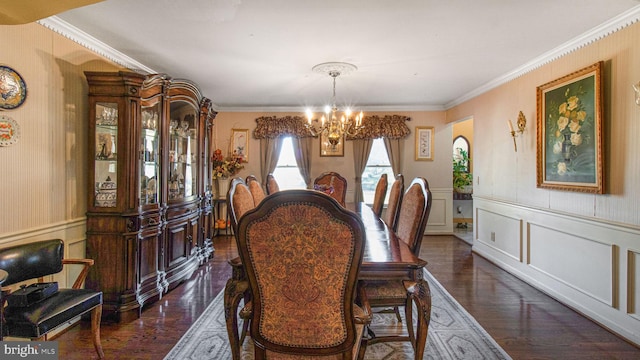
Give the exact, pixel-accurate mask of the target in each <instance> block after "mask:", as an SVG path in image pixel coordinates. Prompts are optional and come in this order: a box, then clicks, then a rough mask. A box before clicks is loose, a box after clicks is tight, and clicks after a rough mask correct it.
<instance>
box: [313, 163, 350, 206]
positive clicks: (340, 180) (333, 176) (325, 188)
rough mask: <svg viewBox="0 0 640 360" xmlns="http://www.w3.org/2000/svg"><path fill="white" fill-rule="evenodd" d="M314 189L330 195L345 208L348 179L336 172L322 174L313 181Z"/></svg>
mask: <svg viewBox="0 0 640 360" xmlns="http://www.w3.org/2000/svg"><path fill="white" fill-rule="evenodd" d="M313 189H314V190H318V191H322V192H324V193H326V194H329V196H331V197H332V198H334V199H336V200H338V202H339V203H340V205H342V206H345V203H346V201H345V200H346V197H347V179H345V178H344V177H342V176H341V175H340V174H338V173H337V172H334V171H328V172H325V173H322V174H320V176H318V177H317V178H315V180H313Z"/></svg>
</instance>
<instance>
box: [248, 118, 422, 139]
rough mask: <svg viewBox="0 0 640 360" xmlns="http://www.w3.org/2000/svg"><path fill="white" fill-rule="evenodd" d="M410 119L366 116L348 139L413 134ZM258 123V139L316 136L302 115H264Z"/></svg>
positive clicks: (392, 137) (401, 136)
mask: <svg viewBox="0 0 640 360" xmlns="http://www.w3.org/2000/svg"><path fill="white" fill-rule="evenodd" d="M410 120H411V118H410V117H408V116H401V115H385V116H377V115H371V116H365V117H364V118H363V120H362V130H360V131H359V132H358V134H356V135H355V136H347V140H356V139H377V138H381V137H384V138H388V139H402V138H405V137H407V136H409V134H411V130H410V129H409V127H408V126H407V124H406V123H405V122H406V121H410ZM256 123H257V125H256V129H255V130H254V131H253V137H254V138H256V139H266V138H276V137H278V136H281V135H291V136H295V137H314V135H313V133H312V132H311V130H310V129H309V127H308V126H307V119H306V118H305V117H302V116H285V117H275V116H262V117H259V118H257V119H256Z"/></svg>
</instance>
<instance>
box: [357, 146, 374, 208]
mask: <svg viewBox="0 0 640 360" xmlns="http://www.w3.org/2000/svg"><path fill="white" fill-rule="evenodd" d="M372 146H373V139H357V140H353V169H354V172H355V174H356V189H355V194H354V198H353V201H354V202H356V203H359V202H362V201H364V194H363V192H362V173H363V172H364V168H365V167H367V160H369V154H370V153H371V147H372Z"/></svg>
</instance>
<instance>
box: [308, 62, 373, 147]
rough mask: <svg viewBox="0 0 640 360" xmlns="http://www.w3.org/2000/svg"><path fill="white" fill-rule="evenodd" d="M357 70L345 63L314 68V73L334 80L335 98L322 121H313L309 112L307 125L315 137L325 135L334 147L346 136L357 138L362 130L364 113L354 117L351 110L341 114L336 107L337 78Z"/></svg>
mask: <svg viewBox="0 0 640 360" xmlns="http://www.w3.org/2000/svg"><path fill="white" fill-rule="evenodd" d="M357 69H358V68H357V67H356V66H355V65H353V64H349V63H344V62H327V63H322V64H318V65H316V66H314V67H313V68H312V70H313V71H314V72H318V73H322V74H327V75H329V76H331V77H332V78H333V96H332V97H331V106H327V108H325V115H322V118H321V119H320V120H318V119H313V113H312V112H311V110H307V120H308V122H307V125H308V127H309V130H310V131H311V133H312V134H313V135H314V136H317V135H320V134H322V133H325V135H326V137H327V139H328V141H329V144H331V146H333V147H335V146H336V145H338V143H339V142H340V139H341V138H342V137H343V136H344V135H348V136H355V135H356V134H357V133H358V132H359V131H360V129H361V128H362V118H363V113H362V111H361V112H360V114H358V115H355V116H353V112H352V111H351V109H349V108H347V109H345V110H344V111H342V113H341V114H340V112H339V111H338V106H337V105H336V78H337V77H338V76H340V75H346V74H349V73H351V72H353V71H355V70H357ZM318 122H319V124H318ZM314 123H315V124H314Z"/></svg>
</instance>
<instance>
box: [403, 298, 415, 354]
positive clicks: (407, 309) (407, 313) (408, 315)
mask: <svg viewBox="0 0 640 360" xmlns="http://www.w3.org/2000/svg"><path fill="white" fill-rule="evenodd" d="M404 318H405V321H406V323H407V332H408V333H409V341H410V342H411V347H413V350H415V349H416V333H415V331H414V330H413V303H412V300H411V294H409V293H407V300H406V302H405V304H404Z"/></svg>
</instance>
